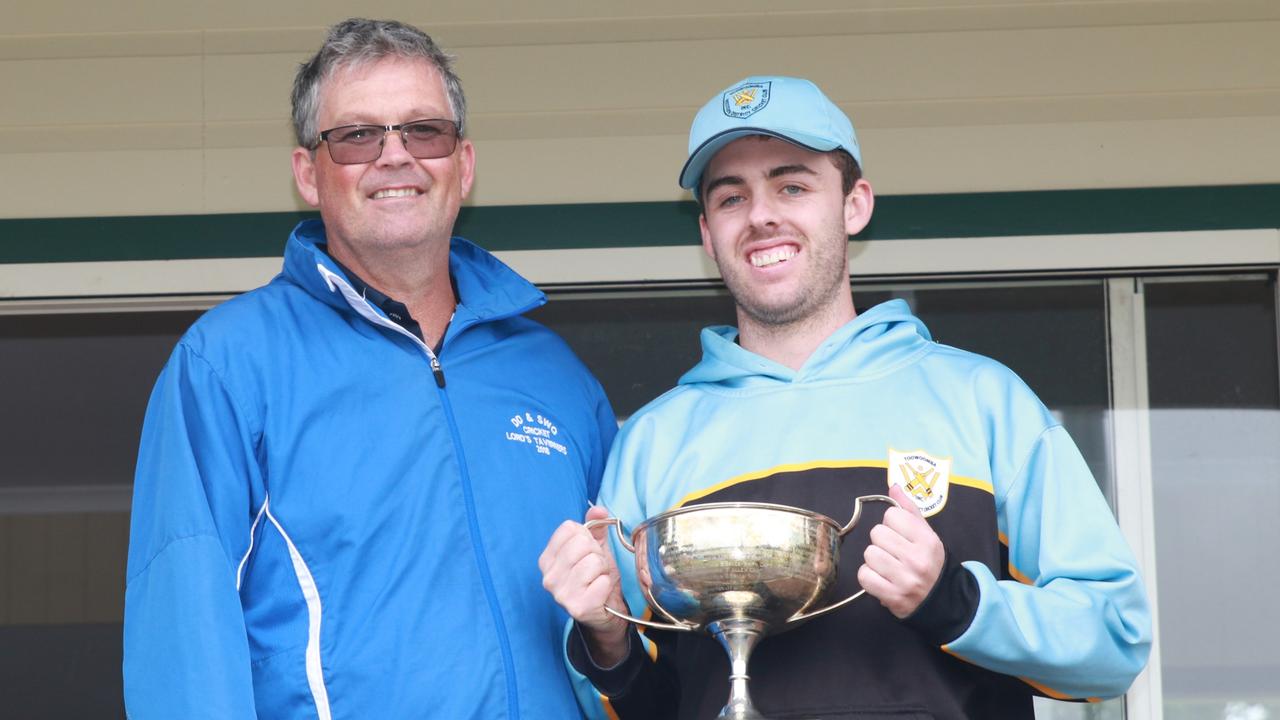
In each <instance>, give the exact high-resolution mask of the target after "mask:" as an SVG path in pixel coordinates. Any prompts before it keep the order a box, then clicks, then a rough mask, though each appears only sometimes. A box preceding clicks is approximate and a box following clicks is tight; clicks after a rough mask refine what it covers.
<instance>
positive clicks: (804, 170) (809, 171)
mask: <svg viewBox="0 0 1280 720" xmlns="http://www.w3.org/2000/svg"><path fill="white" fill-rule="evenodd" d="M797 174H799V175H817V174H818V173H817V172H816V171H815V170H814V169H813V168H811V167H809V166H808V165H803V164H795V165H779V166H778V167H775V168H771V169H770V170H769V172H768V173H767V174H766V175H765V177H767V178H768V179H770V180H773V179H774V178H779V177H782V176H783V175H797ZM744 184H746V181H745V180H743V179H742V177H741V176H740V175H724V176H722V177H718V178H716V179H715V180H712V181H711V182H709V183H707V189H706V190H703V191H702V196H703V197H709V196H710V195H711V192H712V191H713V190H715V189H716V188H718V187H720V186H721V185H744Z"/></svg>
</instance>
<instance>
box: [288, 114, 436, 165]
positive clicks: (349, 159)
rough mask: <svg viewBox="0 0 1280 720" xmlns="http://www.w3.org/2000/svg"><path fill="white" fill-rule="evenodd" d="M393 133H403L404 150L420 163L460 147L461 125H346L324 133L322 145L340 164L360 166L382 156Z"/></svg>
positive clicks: (420, 122)
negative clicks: (390, 133)
mask: <svg viewBox="0 0 1280 720" xmlns="http://www.w3.org/2000/svg"><path fill="white" fill-rule="evenodd" d="M389 132H399V133H400V142H401V143H402V144H403V145H404V149H405V150H406V151H407V152H408V153H409V154H410V155H412V156H414V157H415V158H418V159H419V160H430V159H432V158H442V157H446V156H448V155H452V154H453V151H454V149H456V148H457V147H458V132H459V127H458V123H456V122H454V121H452V120H443V119H431V120H410V121H409V122H406V123H400V124H399V125H343V126H341V127H336V128H330V129H328V130H325V131H324V132H322V133H320V142H322V143H325V144H326V145H328V146H329V157H330V158H331V159H332V160H333V161H334V162H336V163H338V164H339V165H359V164H361V163H367V162H373V161H374V160H377V159H378V158H379V157H382V147H383V145H385V144H386V138H387V133H389ZM316 144H317V145H319V143H316ZM313 149H314V148H313Z"/></svg>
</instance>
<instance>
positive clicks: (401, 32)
mask: <svg viewBox="0 0 1280 720" xmlns="http://www.w3.org/2000/svg"><path fill="white" fill-rule="evenodd" d="M387 57H401V58H408V59H422V60H426V61H427V62H429V63H431V65H432V66H433V67H435V69H436V70H438V71H439V72H440V78H441V79H442V80H443V81H444V89H445V93H446V94H447V95H448V97H449V109H450V110H451V111H452V112H453V117H452V118H448V119H452V120H453V121H454V122H456V123H457V124H458V134H459V135H461V134H462V129H463V126H464V125H466V120H467V99H466V96H464V95H463V94H462V83H461V81H459V80H458V76H457V75H456V74H455V73H454V72H453V56H452V55H449V54H447V53H445V52H444V51H443V50H441V49H440V46H438V45H436V43H435V41H434V40H432V39H431V36H430V35H427V34H426V33H424V32H422V31H421V30H419V29H418V28H416V27H413V26H412V25H408V24H405V23H402V22H398V21H396V20H366V19H365V18H349V19H347V20H343V21H342V22H340V23H338V24H337V25H334V26H333V27H331V28H329V34H328V36H326V37H325V39H324V44H323V45H321V46H320V50H318V51H317V52H316V54H315V56H314V57H312V58H311V59H310V60H307V61H306V62H304V63H302V65H300V66H299V67H298V74H297V75H295V76H294V78H293V93H292V97H291V100H292V102H293V133H294V136H295V137H296V138H297V140H298V144H299V145H301V146H302V147H304V148H311V149H314V148H315V147H316V146H317V145H319V144H320V128H319V127H317V124H318V123H319V115H320V85H321V84H322V83H323V82H324V81H325V80H327V79H329V77H330V76H331V75H333V73H334V72H335V71H336V70H338V69H339V68H350V67H356V66H359V65H362V64H365V63H370V62H376V61H378V60H382V59H383V58H387Z"/></svg>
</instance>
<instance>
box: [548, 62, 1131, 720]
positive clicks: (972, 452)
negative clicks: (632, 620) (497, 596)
mask: <svg viewBox="0 0 1280 720" xmlns="http://www.w3.org/2000/svg"><path fill="white" fill-rule="evenodd" d="M860 165H861V152H860V148H859V146H858V141H857V138H856V136H855V135H854V131H853V126H852V124H851V123H850V122H849V119H848V118H847V117H845V115H844V113H843V112H841V111H840V109H839V108H838V107H836V105H835V104H834V103H832V102H831V101H830V100H828V99H827V97H826V96H825V95H823V93H822V92H821V91H820V90H819V89H818V88H817V87H816V86H815V85H813V83H810V82H808V81H806V80H801V79H797V78H787V77H751V78H747V79H745V80H743V81H741V82H739V83H736V84H735V85H733V86H731V87H729V88H727V89H725V90H724V91H722V92H720V93H717V94H716V95H715V96H714V97H712V99H711V101H710V102H708V103H707V104H706V105H705V106H704V107H703V109H702V110H701V111H700V112H699V113H698V115H697V117H696V118H695V119H694V123H693V128H692V130H691V132H690V136H689V159H688V161H687V163H686V164H685V167H684V169H683V171H682V172H681V175H680V184H681V185H682V186H683V187H685V188H690V189H692V190H694V193H695V195H696V196H697V197H698V199H699V200H700V202H701V205H702V214H701V218H700V226H701V230H702V241H703V247H704V248H705V249H706V252H707V253H708V254H709V255H710V256H711V258H712V259H713V260H714V261H715V263H716V265H717V266H718V267H719V269H720V274H721V276H722V277H723V278H724V281H725V285H726V286H727V287H728V289H729V292H730V293H731V294H732V295H733V298H734V301H735V303H736V305H737V320H738V326H737V328H731V327H713V328H708V329H706V330H704V331H703V334H702V350H703V359H702V362H701V363H699V364H698V365H697V366H696V367H694V368H693V369H692V370H690V371H689V372H688V373H686V374H685V375H684V377H682V378H681V379H680V383H679V386H678V387H677V388H676V389H674V390H672V391H671V392H669V393H667V394H665V395H663V396H662V397H661V398H659V399H657V400H655V401H654V402H653V403H651V404H650V405H648V406H646V407H645V408H643V409H641V410H640V411H638V412H637V413H636V414H635V415H633V416H632V417H631V419H630V420H628V422H627V425H626V426H625V427H624V428H623V430H622V432H621V433H620V434H619V436H618V441H617V442H616V443H615V446H614V448H613V452H612V454H611V456H610V458H609V467H608V470H607V471H606V473H605V480H604V484H603V487H602V490H601V493H600V502H601V504H602V505H604V506H605V507H607V508H608V509H609V510H610V511H612V512H613V513H615V514H616V515H617V517H619V518H620V519H621V521H622V524H623V526H625V527H627V528H632V527H635V526H636V525H637V524H638V523H639V522H641V521H643V520H644V519H645V518H647V517H651V516H653V515H656V514H658V513H661V512H664V511H667V510H670V509H672V508H677V507H685V506H691V505H696V504H699V503H708V502H717V501H763V502H771V503H782V504H787V505H793V506H800V507H804V508H807V509H809V510H813V511H817V512H821V513H823V514H826V515H828V516H830V517H833V518H838V519H839V521H840V522H842V523H843V522H844V521H845V520H846V519H847V518H848V517H849V515H850V513H851V511H852V508H853V506H854V498H855V497H858V496H862V495H871V494H880V493H885V492H886V491H888V492H889V494H890V495H891V496H892V497H893V498H894V499H895V500H896V501H897V503H898V504H899V505H900V507H893V508H890V509H888V510H886V511H884V515H883V521H882V522H880V523H879V524H876V525H875V526H874V527H872V528H871V529H870V532H869V533H868V534H863V535H861V537H859V536H858V535H857V534H855V535H853V536H850V537H849V538H846V539H845V541H844V545H845V550H844V552H845V554H846V557H845V559H844V560H843V561H842V568H846V569H847V571H842V575H841V579H840V588H839V589H840V591H841V592H840V594H841V595H848V594H850V593H851V592H853V591H855V590H857V589H858V585H859V584H861V586H862V587H863V588H865V589H866V591H867V593H868V594H869V595H870V596H872V597H874V598H876V599H877V600H879V603H876V602H875V601H869V600H868V599H867V598H864V599H862V600H859V601H856V602H853V603H851V604H849V605H848V606H845V607H843V608H841V609H839V610H837V611H835V612H833V613H830V614H828V615H825V616H822V617H818V618H816V619H814V620H811V621H809V622H808V623H807V624H805V625H803V626H801V627H799V628H798V629H795V630H791V631H790V632H787V633H785V634H781V635H778V636H777V637H773V638H770V639H768V640H766V641H765V642H763V643H761V645H760V647H759V648H758V649H757V650H756V651H755V654H754V656H753V658H752V661H751V667H750V668H749V670H750V674H751V691H752V694H753V695H754V696H755V700H756V705H757V706H758V707H759V709H760V711H761V712H762V713H763V714H764V715H765V716H767V717H778V718H783V717H786V718H801V717H803V718H821V719H829V720H837V719H840V720H843V719H845V718H865V719H867V720H873V719H881V718H883V719H887V718H894V719H896V720H906V719H907V718H939V719H945V720H964V719H968V718H973V719H980V720H988V719H991V718H1001V719H1005V718H1009V719H1013V718H1025V719H1027V720H1030V718H1032V716H1033V712H1032V701H1031V698H1032V696H1033V695H1035V694H1042V695H1049V696H1052V697H1065V698H1078V699H1093V698H1097V697H1107V696H1112V695H1117V694H1120V693H1123V692H1124V691H1125V689H1126V688H1128V686H1129V684H1130V682H1132V680H1133V678H1134V677H1135V675H1136V674H1137V673H1138V671H1139V670H1141V669H1142V667H1143V665H1144V663H1145V662H1146V658H1147V653H1148V650H1149V648H1150V643H1151V622H1150V616H1149V614H1148V610H1147V604H1146V598H1145V595H1144V593H1143V587H1142V583H1141V580H1140V578H1139V576H1138V573H1137V568H1136V563H1135V562H1134V559H1133V557H1132V555H1131V553H1130V552H1129V550H1128V548H1127V547H1126V545H1125V542H1124V539H1123V537H1122V536H1121V535H1120V532H1119V529H1118V528H1117V527H1116V523H1115V521H1114V519H1113V517H1112V515H1111V513H1110V511H1109V509H1108V508H1107V505H1106V502H1105V501H1104V500H1103V498H1102V494H1101V493H1100V492H1099V490H1098V486H1097V484H1096V483H1095V482H1094V480H1093V478H1092V477H1091V476H1090V474H1089V469H1088V467H1087V466H1086V465H1085V462H1084V460H1083V459H1082V458H1081V456H1080V453H1079V452H1078V451H1077V449H1076V447H1075V445H1074V444H1073V443H1072V441H1071V439H1070V438H1069V437H1068V436H1067V433H1066V431H1065V430H1064V429H1063V428H1062V426H1061V425H1059V424H1058V423H1057V421H1055V420H1054V418H1053V416H1052V415H1051V414H1050V413H1049V412H1048V411H1047V410H1046V409H1045V407H1044V406H1043V405H1042V404H1041V403H1040V401H1039V400H1038V399H1037V398H1036V397H1035V395H1034V394H1033V393H1032V392H1031V390H1029V389H1028V388H1027V386H1026V385H1024V384H1023V383H1022V382H1021V381H1020V380H1019V379H1018V378H1017V377H1016V376H1014V374H1013V373H1012V372H1010V371H1009V370H1008V369H1007V368H1005V367H1004V366H1002V365H1000V364H998V363H996V362H995V361H993V360H990V359H988V358H984V357H981V356H978V355H974V354H972V353H967V352H964V351H961V350H957V349H955V348H951V347H947V346H945V345H939V344H936V343H934V342H933V341H932V340H931V338H930V336H929V332H928V330H927V329H926V328H925V326H924V324H923V323H921V322H920V320H919V319H917V318H916V317H914V316H913V315H912V314H911V312H910V310H909V308H908V307H907V305H906V304H905V303H904V302H902V301H901V300H895V301H891V302H887V303H884V304H883V305H879V306H876V307H873V308H870V309H869V310H867V311H865V312H863V313H861V314H859V313H858V312H856V311H855V308H854V304H853V298H852V294H851V291H850V287H849V271H848V260H847V254H846V248H847V243H848V236H849V235H852V234H855V233H857V232H858V231H860V230H861V229H862V228H863V227H865V226H866V224H867V222H868V221H869V220H870V219H871V213H872V209H873V207H874V196H873V194H872V191H871V186H870V185H869V184H868V183H867V181H866V180H865V179H863V178H862V177H861V170H860ZM603 514H604V511H603V510H599V509H593V510H592V511H591V512H590V513H589V514H588V515H587V517H588V518H595V517H600V516H602V515H603ZM599 532H601V531H597V533H599ZM613 550H614V551H618V550H619V548H618V547H617V546H616V545H615V546H614V548H613ZM859 563H861V567H859ZM541 565H542V567H543V571H544V584H545V586H546V587H547V589H548V590H550V591H551V592H552V593H553V594H554V596H555V597H556V599H557V600H558V601H559V602H560V603H561V604H563V605H564V606H565V608H566V609H568V611H569V612H570V614H572V615H573V617H574V618H575V619H576V623H575V626H574V628H573V632H572V633H571V635H570V637H569V644H568V650H569V656H570V659H571V660H572V662H573V665H574V666H575V667H576V668H577V669H578V670H580V671H581V672H582V673H584V674H585V675H586V676H587V677H589V678H590V679H591V680H592V681H593V682H594V683H595V685H596V687H597V688H598V690H599V692H600V693H601V695H602V696H604V698H605V700H606V702H608V703H609V704H611V705H612V709H613V711H614V712H615V713H616V716H617V717H619V718H623V720H627V719H630V718H637V719H647V718H681V719H685V718H689V719H693V718H712V717H716V716H717V712H718V711H719V710H720V708H721V706H722V705H723V704H724V702H725V699H726V698H727V697H728V693H729V681H728V675H729V670H730V668H729V665H728V662H727V660H726V657H725V654H724V652H723V651H722V650H721V648H720V647H718V646H717V645H716V644H715V642H714V641H712V640H711V639H710V638H708V637H706V636H703V635H695V634H681V633H677V632H672V631H663V630H656V631H649V632H648V633H647V637H648V638H649V639H648V640H646V641H645V642H646V643H648V642H650V641H651V642H652V644H653V645H654V646H655V647H653V648H650V649H651V650H652V654H650V653H649V652H646V651H645V649H643V645H642V641H641V639H640V637H639V636H638V635H637V634H636V633H635V632H634V631H631V630H630V629H629V628H628V627H627V625H626V623H625V622H623V621H622V620H620V619H618V618H617V617H616V616H613V615H610V614H608V613H606V612H605V610H604V607H605V606H606V605H609V606H610V607H612V608H614V609H615V610H624V609H626V607H627V605H628V604H629V605H630V608H631V610H632V611H633V612H640V611H642V610H643V609H644V606H645V601H644V596H643V595H642V594H641V591H640V588H639V586H638V583H637V578H636V576H635V573H634V570H633V568H634V564H633V563H632V561H631V559H630V557H626V558H625V559H624V561H623V562H622V563H621V568H619V566H618V565H616V564H615V561H614V553H612V552H610V550H609V548H608V547H607V545H606V544H605V543H603V542H602V541H601V538H600V537H599V535H597V536H595V537H593V535H592V533H591V532H588V531H587V530H586V529H585V528H584V527H583V526H582V525H581V524H578V523H576V522H567V523H565V524H564V525H563V526H562V527H561V528H560V529H558V530H557V531H556V533H555V535H554V536H553V537H552V539H551V541H550V543H549V545H548V547H547V550H546V551H545V552H544V554H543V556H542V558H541ZM855 579H856V582H855ZM624 597H625V601H624ZM655 658H656V659H655ZM586 706H587V707H588V708H598V707H599V701H597V700H594V699H587V702H586ZM720 717H732V718H735V719H738V718H743V719H745V718H755V717H758V716H757V715H755V714H753V712H752V711H751V710H750V708H749V707H748V706H746V705H745V704H744V705H737V706H735V707H734V708H731V711H730V712H729V713H728V714H726V715H722V716H720Z"/></svg>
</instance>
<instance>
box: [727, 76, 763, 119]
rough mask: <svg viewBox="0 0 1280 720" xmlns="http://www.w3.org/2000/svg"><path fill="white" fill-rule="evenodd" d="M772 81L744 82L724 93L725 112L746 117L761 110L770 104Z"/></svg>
mask: <svg viewBox="0 0 1280 720" xmlns="http://www.w3.org/2000/svg"><path fill="white" fill-rule="evenodd" d="M771 84H772V83H767V82H762V83H743V84H741V85H739V86H737V87H735V88H732V89H730V90H729V91H727V92H726V93H725V94H724V114H725V115H728V116H729V117H736V118H745V117H751V116H752V115H754V114H756V113H758V112H760V111H761V110H763V109H764V106H765V105H768V104H769V86H770V85H771Z"/></svg>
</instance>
